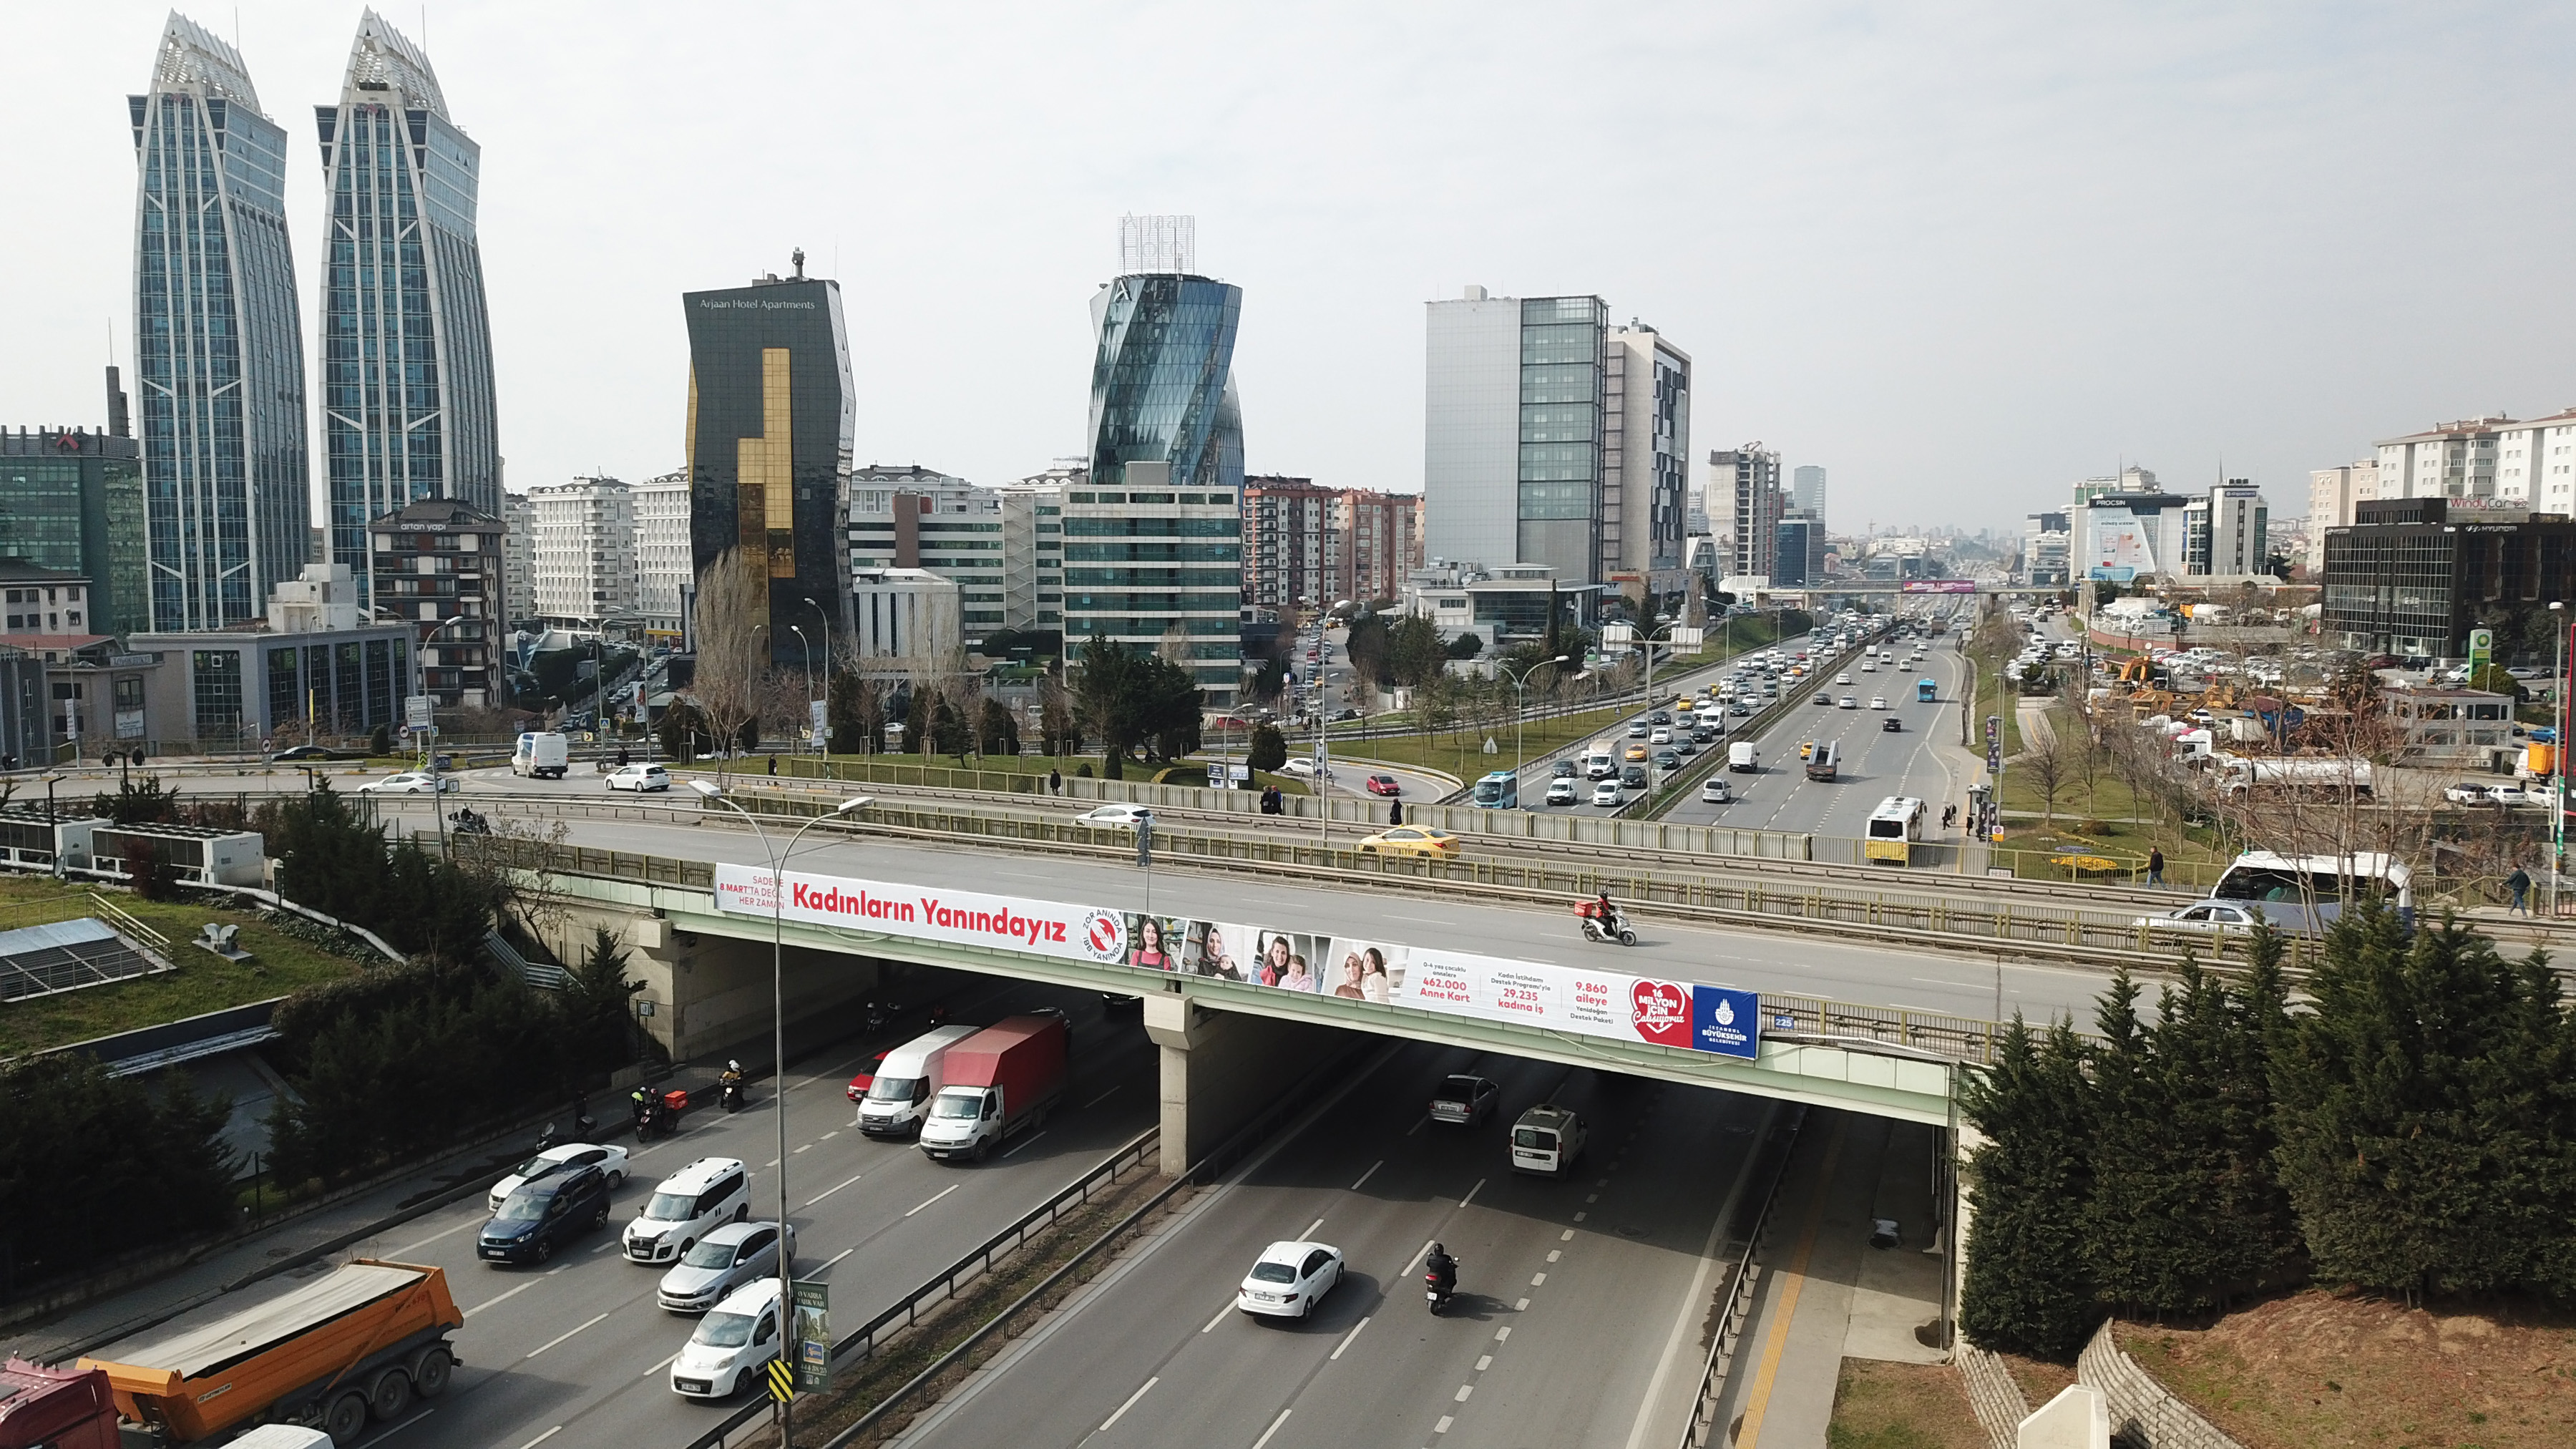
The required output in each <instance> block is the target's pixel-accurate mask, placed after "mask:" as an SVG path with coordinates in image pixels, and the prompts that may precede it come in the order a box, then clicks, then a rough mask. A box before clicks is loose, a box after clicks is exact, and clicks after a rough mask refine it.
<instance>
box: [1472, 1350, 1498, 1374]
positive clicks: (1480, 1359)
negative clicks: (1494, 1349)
mask: <svg viewBox="0 0 2576 1449" xmlns="http://www.w3.org/2000/svg"><path fill="white" fill-rule="evenodd" d="M1493 1366H1494V1356H1493V1355H1492V1354H1490V1353H1488V1354H1480V1355H1478V1356H1477V1359H1476V1372H1478V1373H1483V1372H1484V1371H1485V1370H1487V1369H1489V1368H1492V1367H1493Z"/></svg>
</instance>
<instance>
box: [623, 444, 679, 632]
mask: <svg viewBox="0 0 2576 1449" xmlns="http://www.w3.org/2000/svg"><path fill="white" fill-rule="evenodd" d="M626 496H627V498H628V499H629V500H631V501H632V502H633V503H634V505H635V612H636V613H637V614H638V615H640V616H641V617H642V618H643V620H644V633H645V635H646V637H648V638H651V639H655V640H658V641H660V642H662V643H665V644H670V645H674V646H676V645H678V644H679V643H680V641H681V640H682V639H683V638H684V637H685V636H686V633H687V630H688V618H689V593H690V590H691V589H692V588H693V587H694V582H693V581H694V580H695V578H696V575H694V574H692V573H691V572H690V571H689V475H688V474H686V473H665V474H663V475H662V476H660V477H658V478H648V479H646V480H645V481H643V482H641V483H637V484H633V485H631V486H630V487H628V489H627V490H626Z"/></svg>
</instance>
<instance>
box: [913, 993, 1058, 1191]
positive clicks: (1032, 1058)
mask: <svg viewBox="0 0 2576 1449" xmlns="http://www.w3.org/2000/svg"><path fill="white" fill-rule="evenodd" d="M1070 1043H1071V1033H1070V1032H1069V1031H1067V1030H1066V1028H1065V1024H1064V1018H1063V1017H1062V1016H1059V1015H1054V1014H1045V1013H1039V1014H1031V1015H1028V1016H1012V1017H1005V1018H1003V1019H1002V1020H1000V1021H997V1022H995V1023H994V1024H992V1025H991V1026H988V1027H986V1028H984V1029H983V1030H982V1031H979V1032H977V1033H975V1034H974V1035H973V1036H970V1037H968V1038H966V1039H965V1040H964V1041H961V1042H959V1043H957V1044H956V1045H954V1046H952V1047H950V1048H949V1049H948V1059H947V1070H948V1084H947V1085H946V1086H943V1087H941V1088H940V1089H939V1093H938V1095H937V1096H934V1097H932V1098H931V1099H930V1116H929V1119H928V1120H926V1121H924V1122H923V1123H922V1124H921V1150H922V1151H923V1152H925V1153H927V1154H929V1155H930V1156H931V1157H933V1158H935V1159H938V1160H941V1161H945V1160H947V1159H949V1158H952V1157H967V1158H972V1159H974V1160H976V1161H979V1162H980V1161H982V1160H983V1159H985V1158H987V1157H990V1156H991V1155H992V1154H993V1150H994V1149H995V1148H996V1147H998V1146H1000V1145H1001V1143H1002V1141H1003V1139H1005V1138H1007V1137H1009V1136H1011V1135H1012V1134H1013V1133H1016V1132H1018V1131H1020V1130H1021V1129H1022V1128H1030V1129H1035V1128H1036V1127H1037V1126H1038V1125H1039V1124H1041V1123H1043V1122H1044V1121H1046V1114H1047V1110H1048V1109H1049V1108H1051V1107H1053V1106H1054V1105H1055V1104H1056V1102H1057V1100H1058V1099H1060V1098H1061V1097H1063V1096H1064V1084H1065V1077H1066V1074H1067V1069H1068V1065H1069V1055H1070V1054H1069V1052H1068V1047H1069V1045H1070Z"/></svg>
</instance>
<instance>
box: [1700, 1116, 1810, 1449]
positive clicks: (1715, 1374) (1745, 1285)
mask: <svg viewBox="0 0 2576 1449" xmlns="http://www.w3.org/2000/svg"><path fill="white" fill-rule="evenodd" d="M1790 1110H1791V1112H1793V1113H1795V1114H1796V1115H1794V1116H1793V1117H1792V1118H1791V1119H1790V1121H1789V1124H1788V1134H1787V1141H1786V1142H1785V1143H1783V1144H1782V1145H1781V1146H1780V1149H1779V1163H1778V1166H1777V1167H1776V1168H1775V1169H1774V1170H1773V1172H1772V1174H1771V1186H1770V1188H1769V1190H1768V1191H1766V1192H1764V1193H1763V1195H1762V1206H1761V1207H1760V1208H1758V1209H1756V1210H1755V1212H1754V1215H1753V1224H1752V1226H1751V1227H1750V1228H1748V1229H1747V1230H1746V1231H1745V1232H1744V1233H1743V1234H1742V1235H1741V1238H1740V1240H1741V1241H1742V1242H1743V1244H1744V1250H1743V1252H1741V1253H1739V1254H1738V1255H1737V1256H1736V1259H1735V1262H1734V1264H1733V1265H1732V1266H1731V1267H1730V1269H1729V1282H1728V1285H1727V1291H1726V1306H1725V1308H1724V1309H1723V1310H1722V1311H1721V1312H1720V1313H1719V1314H1718V1320H1717V1334H1716V1336H1715V1337H1714V1338H1713V1339H1712V1340H1711V1341H1710V1343H1709V1346H1708V1362H1707V1364H1706V1366H1704V1367H1703V1368H1702V1369H1701V1370H1700V1375H1699V1392H1698V1393H1697V1394H1696V1395H1694V1396H1693V1397H1692V1399H1691V1412H1690V1422H1688V1423H1687V1424H1684V1425H1683V1426H1682V1438H1681V1449H1707V1446H1708V1444H1709V1443H1710V1441H1711V1438H1712V1436H1714V1435H1715V1434H1716V1433H1717V1428H1718V1417H1717V1413H1718V1401H1719V1400H1720V1399H1721V1398H1722V1397H1723V1396H1724V1395H1725V1393H1726V1381H1727V1377H1728V1375H1729V1374H1731V1373H1732V1372H1733V1371H1734V1369H1735V1346H1736V1344H1737V1343H1738V1342H1740V1341H1741V1340H1742V1339H1743V1337H1744V1326H1745V1321H1746V1319H1747V1318H1748V1317H1749V1316H1750V1315H1751V1314H1752V1312H1753V1294H1754V1290H1755V1287H1756V1284H1757V1281H1758V1280H1759V1278H1760V1275H1761V1272H1762V1267H1761V1265H1760V1264H1758V1263H1756V1262H1754V1261H1753V1258H1754V1255H1755V1254H1757V1253H1759V1252H1760V1251H1762V1235H1763V1234H1764V1233H1766V1232H1768V1231H1769V1230H1770V1227H1771V1210H1772V1208H1774V1207H1776V1206H1778V1205H1779V1202H1780V1188H1781V1185H1782V1184H1784V1183H1786V1182H1787V1181H1788V1180H1789V1159H1790V1158H1791V1157H1792V1156H1794V1155H1795V1154H1796V1151H1797V1146H1798V1131H1799V1129H1800V1128H1801V1127H1803V1126H1804V1125H1805V1124H1806V1113H1807V1109H1806V1108H1804V1107H1793V1108H1791V1109H1790ZM1773 1140H1774V1141H1778V1138H1776V1137H1775V1138H1774V1139H1773ZM1768 1145H1769V1144H1766V1150H1767V1148H1768Z"/></svg>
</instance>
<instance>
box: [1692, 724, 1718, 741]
mask: <svg viewBox="0 0 2576 1449" xmlns="http://www.w3.org/2000/svg"><path fill="white" fill-rule="evenodd" d="M1691 743H1692V744H1695V745H1713V744H1715V743H1717V731H1715V730H1713V729H1710V728H1709V727H1708V726H1706V725H1701V726H1700V727H1699V728H1697V729H1695V730H1692V731H1691Z"/></svg>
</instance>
